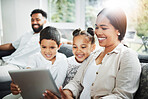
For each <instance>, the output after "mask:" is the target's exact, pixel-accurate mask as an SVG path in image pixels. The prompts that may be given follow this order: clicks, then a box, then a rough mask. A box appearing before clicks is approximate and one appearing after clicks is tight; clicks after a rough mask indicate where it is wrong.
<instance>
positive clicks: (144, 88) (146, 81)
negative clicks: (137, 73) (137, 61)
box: [134, 63, 148, 99]
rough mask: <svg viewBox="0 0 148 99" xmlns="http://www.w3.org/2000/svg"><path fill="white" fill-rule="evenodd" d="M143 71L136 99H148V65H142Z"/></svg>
mask: <svg viewBox="0 0 148 99" xmlns="http://www.w3.org/2000/svg"><path fill="white" fill-rule="evenodd" d="M141 66H142V71H141V77H140V82H139V88H138V90H137V92H136V94H135V97H134V99H148V63H141Z"/></svg>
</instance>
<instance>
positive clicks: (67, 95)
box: [43, 87, 73, 99]
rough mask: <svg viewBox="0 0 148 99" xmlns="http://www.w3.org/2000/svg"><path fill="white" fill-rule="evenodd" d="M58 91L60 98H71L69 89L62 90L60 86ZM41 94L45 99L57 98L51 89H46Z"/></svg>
mask: <svg viewBox="0 0 148 99" xmlns="http://www.w3.org/2000/svg"><path fill="white" fill-rule="evenodd" d="M59 91H60V93H61V99H73V97H72V93H71V91H69V90H62V88H61V87H60V88H59ZM43 96H44V97H45V98H46V99H59V98H58V97H57V96H56V95H54V94H53V93H52V92H51V91H49V90H46V91H45V93H44V94H43Z"/></svg>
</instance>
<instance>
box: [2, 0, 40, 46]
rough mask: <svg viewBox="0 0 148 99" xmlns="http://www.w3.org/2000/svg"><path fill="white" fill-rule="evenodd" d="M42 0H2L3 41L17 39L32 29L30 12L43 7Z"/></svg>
mask: <svg viewBox="0 0 148 99" xmlns="http://www.w3.org/2000/svg"><path fill="white" fill-rule="evenodd" d="M40 2H41V0H1V10H2V20H3V21H2V24H3V43H8V42H12V41H15V40H16V39H17V38H18V37H20V36H21V35H22V34H23V33H25V32H26V31H29V30H32V28H31V17H30V13H31V11H32V10H34V9H36V8H41V4H40Z"/></svg>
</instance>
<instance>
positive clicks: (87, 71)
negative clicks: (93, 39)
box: [44, 8, 141, 99]
mask: <svg viewBox="0 0 148 99" xmlns="http://www.w3.org/2000/svg"><path fill="white" fill-rule="evenodd" d="M95 25H96V28H95V34H96V35H97V38H98V41H99V45H100V46H102V47H104V49H100V50H97V51H95V52H94V53H92V54H91V55H90V56H89V57H88V59H87V61H85V62H84V63H83V64H82V65H81V67H80V68H79V70H78V72H77V73H76V75H75V77H74V79H73V80H71V81H70V82H69V83H68V84H67V85H66V86H65V87H64V90H62V89H61V88H60V93H61V95H62V99H73V98H75V99H77V98H80V99H132V98H133V95H134V93H135V92H136V91H137V89H138V85H139V78H140V72H141V66H140V63H139V60H138V57H137V54H136V53H135V52H134V51H133V50H131V49H130V48H127V47H125V46H124V45H123V44H122V43H121V40H122V39H123V37H124V35H125V33H126V25H127V21H126V15H125V13H124V11H123V10H122V9H120V8H115V9H111V8H104V9H103V10H102V11H101V12H100V13H99V14H98V16H97V19H96V24H95ZM44 94H45V97H46V98H47V99H50V98H51V97H52V99H57V97H56V96H55V95H54V94H52V93H51V92H50V91H48V90H47V91H46V93H44Z"/></svg>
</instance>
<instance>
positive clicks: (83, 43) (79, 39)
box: [73, 35, 95, 63]
mask: <svg viewBox="0 0 148 99" xmlns="http://www.w3.org/2000/svg"><path fill="white" fill-rule="evenodd" d="M94 46H95V44H91V41H89V38H88V37H87V36H85V35H78V36H76V37H74V39H73V54H74V55H75V58H76V60H77V61H78V62H79V63H82V62H83V61H84V60H85V59H86V58H87V57H88V56H89V55H90V53H91V52H92V51H93V50H94Z"/></svg>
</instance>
